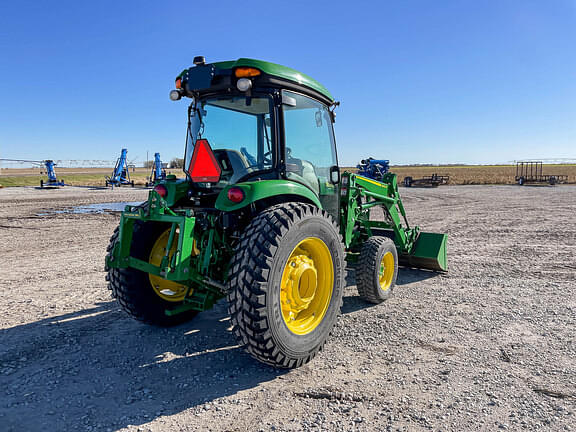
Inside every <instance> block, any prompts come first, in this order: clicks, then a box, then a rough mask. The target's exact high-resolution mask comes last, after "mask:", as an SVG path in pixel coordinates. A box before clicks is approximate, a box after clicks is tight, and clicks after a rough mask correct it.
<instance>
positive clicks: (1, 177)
mask: <svg viewBox="0 0 576 432" xmlns="http://www.w3.org/2000/svg"><path fill="white" fill-rule="evenodd" d="M342 170H350V171H353V172H356V169H355V168H342ZM391 171H392V172H394V173H396V174H398V181H399V182H400V183H401V182H402V180H404V177H405V176H411V177H413V178H421V177H423V176H429V175H432V174H438V175H449V176H450V184H453V185H474V184H514V183H515V181H514V176H515V174H516V167H515V166H513V165H462V166H450V165H448V166H392V167H391ZM111 172H112V168H60V167H56V174H57V176H58V178H62V179H64V181H65V182H66V183H67V184H71V185H74V186H104V184H105V179H104V177H105V176H109V175H110V173H111ZM168 173H172V174H176V175H177V176H182V175H183V173H182V170H180V169H173V170H168ZM543 173H544V174H562V175H568V176H569V182H570V183H575V182H576V164H573V165H544V168H543ZM149 175H150V170H148V169H147V168H136V170H135V171H132V170H131V171H130V176H131V178H132V179H133V180H134V183H135V184H138V185H144V184H145V183H146V181H147V179H146V178H147V177H148V176H149ZM42 178H44V179H46V176H41V175H40V169H38V168H36V169H14V168H10V169H6V168H5V169H2V170H0V184H1V185H3V186H5V187H8V186H36V185H39V184H40V179H42Z"/></svg>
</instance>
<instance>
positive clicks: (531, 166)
mask: <svg viewBox="0 0 576 432" xmlns="http://www.w3.org/2000/svg"><path fill="white" fill-rule="evenodd" d="M542 166H543V163H542V161H521V162H516V176H515V177H514V180H515V181H516V182H517V183H518V184H519V185H520V186H522V185H525V184H526V183H548V184H550V185H555V184H556V183H566V182H567V181H568V176H567V175H558V174H542Z"/></svg>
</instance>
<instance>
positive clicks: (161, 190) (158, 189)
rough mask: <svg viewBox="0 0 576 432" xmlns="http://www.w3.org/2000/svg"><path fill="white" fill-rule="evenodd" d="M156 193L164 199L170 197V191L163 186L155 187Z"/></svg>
mask: <svg viewBox="0 0 576 432" xmlns="http://www.w3.org/2000/svg"><path fill="white" fill-rule="evenodd" d="M154 192H156V193H157V194H158V195H160V196H161V197H162V198H166V195H168V189H166V186H164V185H161V184H159V185H156V186H154Z"/></svg>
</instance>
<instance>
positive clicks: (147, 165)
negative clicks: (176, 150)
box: [144, 158, 184, 169]
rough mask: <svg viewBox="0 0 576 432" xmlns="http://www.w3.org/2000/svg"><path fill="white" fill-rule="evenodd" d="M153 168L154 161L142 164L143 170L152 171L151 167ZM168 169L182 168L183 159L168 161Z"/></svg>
mask: <svg viewBox="0 0 576 432" xmlns="http://www.w3.org/2000/svg"><path fill="white" fill-rule="evenodd" d="M153 166H154V161H153V160H149V161H146V162H144V168H148V169H152V167H153ZM169 168H184V159H182V158H173V159H172V160H171V161H170V166H169Z"/></svg>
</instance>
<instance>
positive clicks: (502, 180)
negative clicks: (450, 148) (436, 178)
mask: <svg viewBox="0 0 576 432" xmlns="http://www.w3.org/2000/svg"><path fill="white" fill-rule="evenodd" d="M347 169H348V170H353V171H354V172H355V168H347ZM390 171H392V172H393V173H396V174H397V175H398V182H399V183H401V182H402V181H403V180H404V177H406V176H410V177H413V178H415V179H416V178H422V177H423V176H430V175H432V174H438V175H448V176H450V181H449V184H451V185H481V184H492V185H497V184H514V183H515V180H514V176H515V175H516V165H461V166H452V165H447V166H391V167H390ZM543 173H544V174H556V175H568V176H569V178H568V180H569V182H570V183H574V182H576V165H544V166H543Z"/></svg>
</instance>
